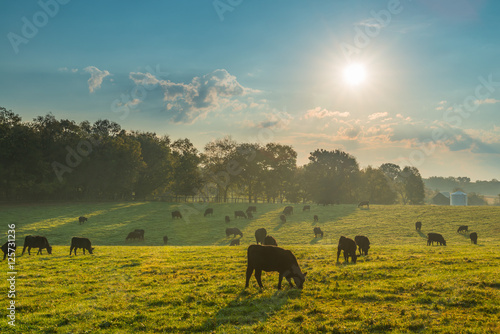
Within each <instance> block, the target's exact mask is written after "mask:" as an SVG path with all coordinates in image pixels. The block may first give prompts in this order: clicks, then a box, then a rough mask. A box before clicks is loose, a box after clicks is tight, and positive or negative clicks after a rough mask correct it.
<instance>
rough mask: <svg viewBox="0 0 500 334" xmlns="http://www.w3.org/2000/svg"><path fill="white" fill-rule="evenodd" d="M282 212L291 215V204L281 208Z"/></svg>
mask: <svg viewBox="0 0 500 334" xmlns="http://www.w3.org/2000/svg"><path fill="white" fill-rule="evenodd" d="M283 214H284V215H287V216H288V215H293V207H292V206H287V207H285V208H284V209H283Z"/></svg>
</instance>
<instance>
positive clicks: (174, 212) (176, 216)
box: [172, 210, 182, 219]
mask: <svg viewBox="0 0 500 334" xmlns="http://www.w3.org/2000/svg"><path fill="white" fill-rule="evenodd" d="M175 218H180V219H182V215H181V212H180V211H179V210H176V211H172V219H175Z"/></svg>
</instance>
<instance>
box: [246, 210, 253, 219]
mask: <svg viewBox="0 0 500 334" xmlns="http://www.w3.org/2000/svg"><path fill="white" fill-rule="evenodd" d="M247 217H248V219H252V218H253V214H252V212H251V211H248V212H247Z"/></svg>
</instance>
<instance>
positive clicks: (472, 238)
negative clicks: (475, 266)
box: [469, 232, 477, 245]
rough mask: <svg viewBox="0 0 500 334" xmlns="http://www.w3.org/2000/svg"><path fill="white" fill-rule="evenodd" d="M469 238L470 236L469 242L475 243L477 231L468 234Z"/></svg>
mask: <svg viewBox="0 0 500 334" xmlns="http://www.w3.org/2000/svg"><path fill="white" fill-rule="evenodd" d="M469 238H470V242H471V243H473V244H474V245H477V233H476V232H472V233H471V234H470V235H469Z"/></svg>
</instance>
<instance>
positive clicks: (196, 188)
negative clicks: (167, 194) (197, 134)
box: [171, 138, 202, 196]
mask: <svg viewBox="0 0 500 334" xmlns="http://www.w3.org/2000/svg"><path fill="white" fill-rule="evenodd" d="M171 150H172V154H173V171H174V175H173V179H174V180H173V184H172V190H173V192H174V193H175V194H176V195H181V196H194V195H196V194H199V193H200V187H201V185H202V178H201V173H200V169H199V164H200V162H201V157H200V155H199V154H198V150H197V149H196V148H195V147H194V145H193V144H192V143H191V142H190V141H189V139H187V138H185V139H178V140H176V141H175V142H173V143H172V145H171Z"/></svg>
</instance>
